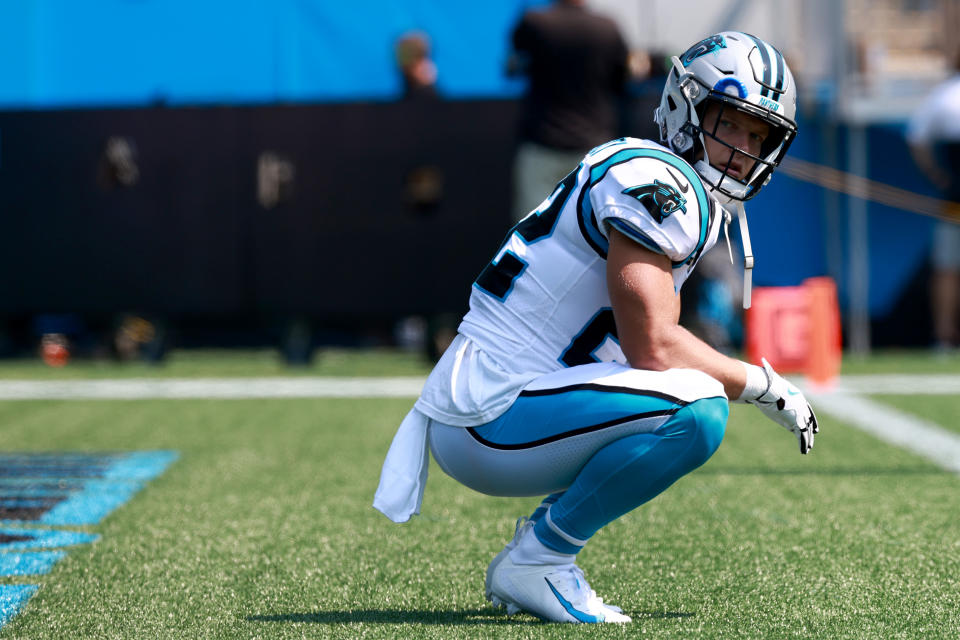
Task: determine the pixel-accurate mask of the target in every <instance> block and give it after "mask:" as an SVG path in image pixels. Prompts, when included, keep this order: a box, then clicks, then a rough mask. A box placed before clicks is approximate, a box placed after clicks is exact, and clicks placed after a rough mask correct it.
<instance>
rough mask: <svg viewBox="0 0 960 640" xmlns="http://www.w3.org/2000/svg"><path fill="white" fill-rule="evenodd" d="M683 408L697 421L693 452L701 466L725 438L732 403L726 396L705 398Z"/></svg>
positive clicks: (698, 464) (697, 463) (697, 464)
mask: <svg viewBox="0 0 960 640" xmlns="http://www.w3.org/2000/svg"><path fill="white" fill-rule="evenodd" d="M683 410H684V411H688V412H689V413H690V414H691V416H692V418H693V420H694V421H695V422H696V428H695V429H694V435H693V437H694V446H693V451H691V454H692V455H693V456H694V458H695V459H697V460H698V461H697V462H696V466H698V467H699V466H700V465H702V464H703V463H704V462H706V461H707V460H709V459H710V456H712V455H713V454H714V452H715V451H716V450H717V448H718V447H719V446H720V442H721V441H722V440H723V434H724V433H725V432H726V430H727V416H728V415H729V414H730V404H729V403H728V402H727V399H726V398H703V399H702V400H697V401H696V402H692V403H690V404H689V405H687V406H686V407H685V408H684V409H683Z"/></svg>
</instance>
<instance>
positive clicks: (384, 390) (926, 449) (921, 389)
mask: <svg viewBox="0 0 960 640" xmlns="http://www.w3.org/2000/svg"><path fill="white" fill-rule="evenodd" d="M423 382H424V378H422V377H395V378H319V377H309V378H307V377H297V378H275V377H274V378H157V379H151V378H138V379H125V380H58V381H51V380H0V400H77V399H88V400H135V399H143V398H171V399H178V398H370V397H391V398H400V397H405V398H415V397H416V396H417V395H419V393H420V389H421V388H422V387H423ZM864 393H890V394H958V393H960V376H951V375H929V376H928V375H916V376H913V375H899V376H898V375H872V376H871V375H864V376H844V377H842V378H841V379H840V380H839V382H838V384H837V385H836V387H835V388H834V389H833V390H830V391H818V390H815V389H808V390H807V395H808V397H809V398H810V401H811V403H813V405H814V407H815V408H816V409H817V411H818V412H821V413H826V414H830V415H831V416H834V417H836V418H839V419H841V420H843V421H844V422H846V423H848V424H850V425H852V426H854V427H857V428H859V429H862V430H864V431H866V432H868V433H870V434H872V435H874V436H876V437H877V438H879V439H881V440H883V441H885V442H888V443H890V444H893V445H896V446H898V447H902V448H904V449H908V450H910V451H913V452H915V453H918V454H920V455H922V456H924V457H926V458H928V459H930V460H932V461H934V462H935V463H936V464H938V465H939V466H941V467H943V468H944V469H948V470H950V471H953V472H956V473H960V435H958V434H956V433H952V432H950V431H947V430H945V429H943V428H941V427H939V426H937V425H935V424H933V423H931V422H928V421H926V420H922V419H920V418H917V417H916V416H912V415H910V414H907V413H904V412H902V411H898V410H896V409H894V408H893V407H890V406H887V405H882V404H879V403H877V402H874V401H872V400H870V399H868V398H866V397H864V396H863V395H862V394H864Z"/></svg>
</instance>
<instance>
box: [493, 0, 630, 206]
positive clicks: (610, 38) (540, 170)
mask: <svg viewBox="0 0 960 640" xmlns="http://www.w3.org/2000/svg"><path fill="white" fill-rule="evenodd" d="M584 4H585V3H584V2H583V0H558V1H557V2H556V3H554V4H553V5H551V6H550V7H549V8H547V9H538V10H530V11H527V12H526V13H525V14H524V15H523V17H522V18H521V19H520V21H519V22H518V23H517V25H516V27H515V28H514V30H513V54H512V55H511V58H510V62H509V64H508V72H510V73H511V74H523V75H525V76H526V77H527V78H528V80H529V87H528V90H527V93H526V95H525V96H524V98H523V103H522V108H521V115H520V126H519V139H520V143H519V146H518V149H517V155H516V159H515V166H514V182H515V185H514V188H515V193H514V212H513V213H514V217H515V219H516V220H519V219H521V218H523V217H524V216H526V215H527V214H528V213H529V212H530V211H531V210H532V209H533V208H534V207H536V206H537V205H538V204H539V203H540V201H541V200H542V199H543V195H544V194H545V193H546V194H549V193H550V192H551V191H552V190H553V187H554V185H556V183H557V182H559V180H560V179H561V178H563V176H564V175H566V173H567V171H569V169H570V166H572V165H575V164H576V163H577V162H579V160H580V158H582V157H583V155H584V153H586V152H587V151H589V150H590V149H591V148H593V147H595V146H597V145H599V144H602V143H604V142H606V141H607V140H610V139H611V138H615V137H616V134H617V121H618V104H619V101H620V98H621V97H622V95H623V94H624V91H625V87H626V83H627V79H628V55H629V52H628V50H627V45H626V43H625V42H624V40H623V38H622V36H621V35H620V31H619V29H618V28H617V25H616V24H615V23H614V22H613V21H612V20H610V19H609V18H606V17H604V16H600V15H598V14H595V13H592V12H590V11H589V10H587V9H586V7H585V6H584Z"/></svg>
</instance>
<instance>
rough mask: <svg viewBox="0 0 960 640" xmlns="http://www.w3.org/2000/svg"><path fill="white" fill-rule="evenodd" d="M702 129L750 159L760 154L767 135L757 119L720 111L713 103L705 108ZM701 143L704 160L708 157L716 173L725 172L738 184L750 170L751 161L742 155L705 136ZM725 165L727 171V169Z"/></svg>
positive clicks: (735, 112) (726, 110) (746, 115)
mask: <svg viewBox="0 0 960 640" xmlns="http://www.w3.org/2000/svg"><path fill="white" fill-rule="evenodd" d="M702 126H703V130H704V131H707V132H712V133H713V135H714V136H716V137H717V138H719V139H720V140H722V141H723V142H726V143H727V144H728V145H730V146H731V147H734V148H736V149H740V150H741V151H746V152H747V153H749V154H751V155H754V156H759V155H760V147H761V145H762V144H763V141H764V140H766V139H767V136H768V135H769V134H770V127H769V125H767V124H766V123H764V122H763V121H762V120H760V119H759V118H755V117H753V116H751V115H749V114H746V113H743V112H741V111H737V110H736V109H734V108H732V107H727V108H726V109H724V108H723V107H722V106H721V105H719V104H717V103H715V102H712V103H710V104H708V105H707V109H706V111H705V112H704V114H703V125H702ZM703 143H704V146H705V147H706V150H707V157H708V158H710V165H711V166H712V167H713V168H714V169H718V170H720V171H723V170H725V169H726V170H727V175H729V176H731V177H733V178H736V179H737V180H740V181H741V182H742V181H743V180H744V179H745V178H746V177H747V176H749V175H750V172H751V171H753V165H754V164H755V161H754V160H751V159H750V158H748V157H747V156H745V155H743V154H742V153H736V152H735V151H734V150H733V149H731V148H730V147H727V146H725V145H723V144H721V143H720V142H717V140H714V139H713V138H712V137H710V136H708V135H705V136H703ZM731 156H732V157H731ZM728 163H729V168H727V165H728Z"/></svg>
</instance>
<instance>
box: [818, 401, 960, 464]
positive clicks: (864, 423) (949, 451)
mask: <svg viewBox="0 0 960 640" xmlns="http://www.w3.org/2000/svg"><path fill="white" fill-rule="evenodd" d="M805 393H806V394H807V397H808V398H809V399H810V404H812V405H813V407H814V410H816V411H817V412H821V411H822V412H825V413H829V414H830V415H832V416H834V417H836V418H839V419H841V420H843V421H844V422H845V423H847V424H849V425H851V426H853V427H856V428H858V429H860V430H862V431H866V432H867V433H869V434H870V435H872V436H874V437H876V438H878V439H880V440H883V441H884V442H887V443H889V444H892V445H895V446H897V447H901V448H903V449H906V450H908V451H912V452H914V453H917V454H919V455H921V456H923V457H925V458H927V459H928V460H931V461H932V462H934V463H935V464H937V465H938V466H940V467H942V468H944V469H946V470H948V471H953V472H954V473H960V435H958V434H956V433H953V432H950V431H947V430H946V429H944V428H942V427H940V426H939V425H937V424H934V423H932V422H930V421H929V420H924V419H922V418H918V417H917V416H914V415H911V414H909V413H905V412H903V411H900V410H898V409H895V408H894V407H891V406H889V405H884V404H881V403H879V402H874V401H873V400H871V399H869V398H867V397H864V396H862V395H859V394H854V393H850V392H848V391H828V392H817V391H812V390H806V391H805Z"/></svg>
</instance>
